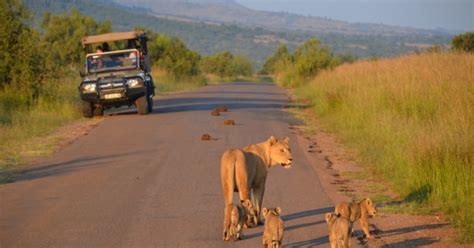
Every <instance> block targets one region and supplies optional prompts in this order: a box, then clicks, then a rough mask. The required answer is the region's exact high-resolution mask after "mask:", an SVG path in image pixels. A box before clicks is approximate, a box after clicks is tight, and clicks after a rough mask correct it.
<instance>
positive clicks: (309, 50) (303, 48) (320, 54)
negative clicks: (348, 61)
mask: <svg viewBox="0 0 474 248" xmlns="http://www.w3.org/2000/svg"><path fill="white" fill-rule="evenodd" d="M293 57H294V65H295V69H296V72H297V73H298V75H300V76H302V77H312V76H315V75H316V74H318V72H319V71H320V70H321V69H325V68H328V67H329V66H330V65H331V61H332V55H331V52H330V51H329V49H328V48H327V47H320V41H319V40H318V39H315V38H312V39H309V40H307V41H305V42H304V43H303V44H302V45H300V46H299V47H297V48H296V50H295V53H294V55H293Z"/></svg>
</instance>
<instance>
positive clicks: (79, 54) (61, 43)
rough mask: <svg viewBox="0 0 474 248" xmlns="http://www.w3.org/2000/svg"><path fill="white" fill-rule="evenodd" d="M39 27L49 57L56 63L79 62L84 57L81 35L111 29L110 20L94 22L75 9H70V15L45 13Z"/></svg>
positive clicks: (104, 31)
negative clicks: (41, 30) (42, 32)
mask: <svg viewBox="0 0 474 248" xmlns="http://www.w3.org/2000/svg"><path fill="white" fill-rule="evenodd" d="M41 27H42V28H43V29H44V35H43V40H44V42H46V44H47V45H48V46H49V47H47V49H48V50H49V51H50V55H51V56H50V57H51V59H52V60H53V61H55V62H56V63H58V64H61V63H62V64H71V63H80V62H81V61H83V59H84V53H83V51H82V45H81V39H82V37H84V36H87V35H94V34H102V33H108V32H111V31H112V23H111V22H110V21H104V22H102V23H96V22H95V20H94V19H93V18H92V17H90V16H84V15H82V14H81V13H80V12H79V11H78V10H77V9H72V10H71V13H70V15H57V16H52V15H51V14H50V13H45V16H44V18H43V22H42V23H41Z"/></svg>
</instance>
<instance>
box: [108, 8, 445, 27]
mask: <svg viewBox="0 0 474 248" xmlns="http://www.w3.org/2000/svg"><path fill="white" fill-rule="evenodd" d="M114 1H115V2H117V3H120V4H122V5H124V6H131V7H140V8H147V9H149V10H151V12H152V13H153V14H155V15H158V16H165V17H179V18H188V19H190V20H198V21H210V22H218V23H226V24H236V25H243V26H247V27H264V28H269V29H272V30H280V31H281V30H284V31H287V30H299V31H306V32H310V33H317V34H320V33H338V34H348V35H383V36H399V35H413V34H424V35H439V34H442V33H440V32H439V31H434V30H423V29H415V28H409V27H398V26H391V25H384V24H372V23H350V22H346V21H340V20H334V19H330V18H326V17H317V16H303V15H298V14H292V13H286V12H270V11H260V10H253V9H249V8H247V7H245V6H243V5H241V4H239V3H237V2H236V1H234V0H154V1H128V0H114ZM295 4H298V3H295Z"/></svg>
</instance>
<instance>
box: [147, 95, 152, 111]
mask: <svg viewBox="0 0 474 248" xmlns="http://www.w3.org/2000/svg"><path fill="white" fill-rule="evenodd" d="M147 105H148V113H152V112H153V97H152V96H148V97H147Z"/></svg>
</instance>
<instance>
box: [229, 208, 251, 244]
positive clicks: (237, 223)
mask: <svg viewBox="0 0 474 248" xmlns="http://www.w3.org/2000/svg"><path fill="white" fill-rule="evenodd" d="M246 203H248V202H245V201H243V202H241V203H240V204H239V205H236V204H232V211H231V213H230V228H229V238H228V240H229V239H233V240H239V239H242V238H243V235H242V229H243V227H244V226H245V227H246V226H247V225H248V219H249V218H248V215H249V213H248V210H247V209H248V208H249V206H245V207H244V204H246Z"/></svg>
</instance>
